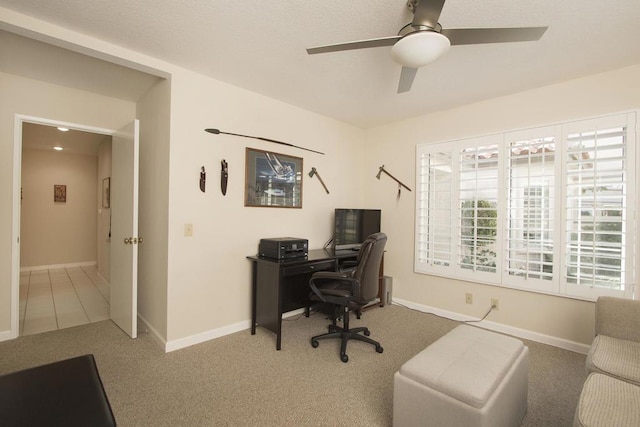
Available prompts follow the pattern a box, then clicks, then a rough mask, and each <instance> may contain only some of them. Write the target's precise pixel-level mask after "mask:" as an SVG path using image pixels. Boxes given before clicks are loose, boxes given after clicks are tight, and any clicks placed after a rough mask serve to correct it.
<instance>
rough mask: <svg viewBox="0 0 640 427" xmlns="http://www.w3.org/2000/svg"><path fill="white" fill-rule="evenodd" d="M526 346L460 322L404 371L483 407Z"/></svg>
mask: <svg viewBox="0 0 640 427" xmlns="http://www.w3.org/2000/svg"><path fill="white" fill-rule="evenodd" d="M524 349H525V346H524V344H523V343H522V341H519V340H517V339H515V338H511V337H508V336H505V335H500V334H497V333H494V332H490V331H486V330H483V329H479V328H475V327H471V326H467V325H460V326H458V327H456V328H455V329H454V330H452V331H451V332H449V333H448V334H447V335H445V336H444V337H442V338H440V339H439V340H437V341H436V342H434V343H433V344H431V345H430V346H429V347H427V348H426V349H424V350H423V351H422V352H420V353H418V354H417V355H416V356H414V357H413V358H412V359H411V360H409V361H408V362H406V363H405V364H404V365H402V367H401V368H400V374H401V375H404V376H405V377H407V378H410V379H412V380H414V381H416V382H418V383H420V384H423V385H425V386H427V387H429V388H431V389H434V390H437V391H439V392H441V393H443V394H446V395H447V396H450V397H452V398H454V399H456V400H459V401H462V402H464V403H467V404H469V405H471V406H473V407H475V408H482V407H483V406H484V405H485V404H486V402H487V400H488V399H489V398H490V397H491V395H492V394H493V392H494V390H495V389H496V387H497V386H498V385H499V384H500V382H501V381H502V379H503V378H504V376H505V375H506V373H507V371H508V370H509V368H510V367H511V366H512V365H513V363H514V362H515V360H516V359H517V357H518V356H519V355H520V354H521V353H522V352H523V351H524Z"/></svg>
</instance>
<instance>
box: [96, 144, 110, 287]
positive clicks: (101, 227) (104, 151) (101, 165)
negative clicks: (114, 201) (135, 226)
mask: <svg viewBox="0 0 640 427" xmlns="http://www.w3.org/2000/svg"><path fill="white" fill-rule="evenodd" d="M110 177H111V137H110V136H105V140H104V142H102V143H100V146H99V147H98V181H97V183H96V188H97V192H98V193H97V194H98V197H97V200H96V206H97V209H96V210H97V212H98V219H97V222H98V228H97V230H96V257H97V262H98V273H100V275H101V276H102V277H103V278H104V279H105V280H106V281H109V276H110V270H111V237H110V235H109V233H110V232H111V208H110V207H107V208H105V207H103V206H102V197H103V195H102V191H103V189H102V186H103V185H104V180H105V179H106V178H110Z"/></svg>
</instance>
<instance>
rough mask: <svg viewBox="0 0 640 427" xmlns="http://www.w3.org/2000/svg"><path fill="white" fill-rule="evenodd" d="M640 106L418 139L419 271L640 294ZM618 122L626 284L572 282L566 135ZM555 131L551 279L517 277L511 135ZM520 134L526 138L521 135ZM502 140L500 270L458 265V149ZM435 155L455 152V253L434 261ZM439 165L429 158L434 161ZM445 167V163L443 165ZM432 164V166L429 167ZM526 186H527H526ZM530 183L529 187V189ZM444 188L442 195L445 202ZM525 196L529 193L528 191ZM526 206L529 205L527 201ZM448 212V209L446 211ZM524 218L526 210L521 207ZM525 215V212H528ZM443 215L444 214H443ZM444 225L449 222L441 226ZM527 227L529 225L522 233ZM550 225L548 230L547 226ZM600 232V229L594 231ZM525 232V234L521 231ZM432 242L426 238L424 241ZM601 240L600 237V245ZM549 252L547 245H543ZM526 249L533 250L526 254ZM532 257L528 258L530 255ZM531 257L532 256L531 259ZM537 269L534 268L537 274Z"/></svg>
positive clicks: (566, 291)
mask: <svg viewBox="0 0 640 427" xmlns="http://www.w3.org/2000/svg"><path fill="white" fill-rule="evenodd" d="M637 116H638V111H637V110H635V111H628V112H623V113H617V114H609V115H603V116H598V117H593V118H587V119H581V120H574V121H567V122H563V123H557V124H553V125H548V126H539V127H533V128H529V129H521V130H514V131H507V132H501V133H496V134H491V135H484V136H479V137H471V138H465V139H458V140H451V141H442V142H435V143H425V144H418V145H417V146H416V188H417V193H416V205H415V209H416V210H415V230H414V232H415V233H414V234H415V248H414V272H415V273H419V274H429V275H436V276H442V277H447V278H452V279H459V280H465V281H471V282H478V283H483V284H489V285H494V286H500V287H506V288H511V289H521V290H527V291H532V292H537V293H543V294H552V295H557V296H562V297H568V298H576V299H585V300H590V301H595V300H596V299H597V298H598V297H599V296H605V295H606V296H617V297H623V298H630V299H632V298H634V297H636V298H637V297H638V296H637V291H636V285H635V281H636V280H637V277H635V275H636V274H637V273H636V270H637V267H638V266H637V265H635V264H636V262H637V259H636V253H635V248H636V233H637V227H638V224H637V220H638V219H637V214H636V212H637V210H638V207H639V206H638V205H639V198H638V197H637V196H636V191H637V186H638V183H637V180H638V177H639V176H640V174H639V172H638V167H640V160H639V158H640V152H638V151H640V150H636V145H637V135H636V123H637ZM614 127H624V128H625V134H624V138H625V140H624V146H623V152H624V160H623V162H624V164H625V167H624V169H623V171H622V175H623V177H624V181H623V183H624V185H623V190H622V191H623V194H624V195H623V196H622V199H621V200H623V202H624V203H623V204H622V207H621V209H622V215H623V216H624V218H621V221H622V222H623V225H624V227H626V228H625V229H623V235H622V239H623V241H622V244H621V245H622V251H623V252H622V255H621V259H622V261H621V262H622V267H621V268H622V270H623V278H622V282H621V284H622V285H623V286H624V289H609V288H604V287H598V286H587V285H585V284H573V283H569V281H568V280H567V277H566V276H567V263H568V261H567V259H568V256H569V250H567V249H566V248H567V244H568V239H569V237H568V233H569V231H568V225H567V211H566V210H567V205H568V202H567V195H568V190H567V179H568V178H567V176H568V170H567V160H566V152H567V146H568V136H569V135H570V134H572V133H576V129H581V132H586V130H588V129H599V130H605V129H610V128H614ZM545 137H554V138H555V142H554V144H555V145H554V149H555V153H554V157H553V166H552V169H553V171H552V173H549V174H550V175H549V176H553V178H552V179H553V187H549V186H547V187H545V186H543V187H542V196H541V197H542V198H548V197H549V195H548V194H546V193H552V194H553V200H552V201H551V203H552V204H553V214H552V216H551V217H549V218H548V219H549V221H550V222H551V224H553V225H552V227H551V230H550V233H551V234H552V242H553V249H552V253H553V265H554V267H553V274H552V277H551V279H550V280H549V279H548V278H546V279H543V278H542V276H544V275H540V276H541V277H540V278H531V277H518V276H516V275H514V274H510V273H509V272H508V271H507V267H508V266H509V262H510V258H509V257H510V255H509V251H510V248H509V242H508V240H509V233H510V231H511V230H510V229H509V216H510V215H509V212H508V209H510V208H509V186H508V184H509V177H510V176H511V175H510V167H511V165H510V159H509V157H508V154H509V153H510V152H509V150H511V145H510V144H511V143H512V142H514V141H519V140H527V139H535V138H545ZM518 138H520V139H518ZM493 144H497V147H498V149H497V157H498V158H497V161H498V168H497V174H498V176H497V182H498V188H497V192H498V196H497V200H496V206H497V208H496V209H497V230H496V252H497V254H498V255H497V259H496V272H495V273H488V272H484V271H464V269H463V268H460V266H459V259H460V244H461V243H460V242H461V238H462V234H461V231H460V227H461V225H460V212H459V211H460V210H461V209H462V206H461V205H460V200H461V199H460V194H461V192H460V186H461V182H460V157H461V154H460V153H461V152H462V150H465V149H469V148H473V147H485V146H488V145H493ZM434 155H437V156H439V157H440V158H447V157H449V159H450V164H449V165H448V166H447V167H448V168H449V169H450V175H449V177H450V204H449V206H448V207H446V208H445V209H444V210H443V212H444V211H447V210H448V211H450V212H451V214H450V215H449V221H450V222H449V223H448V227H446V228H447V229H448V230H449V231H450V235H449V244H450V249H451V250H450V260H449V263H448V264H444V263H443V264H439V265H437V264H435V263H433V262H432V261H433V260H432V259H431V258H430V254H429V252H428V250H429V249H428V248H429V247H430V246H433V245H437V244H438V243H439V242H438V241H435V242H434V241H432V239H430V238H429V236H430V234H429V230H427V229H426V228H425V223H428V222H429V221H432V222H438V221H437V220H438V218H431V216H430V213H431V211H430V207H431V203H433V202H434V200H432V199H431V198H430V197H431V196H430V193H429V188H428V187H429V186H430V185H432V184H433V183H431V182H430V181H429V172H430V171H431V169H430V166H429V164H428V160H429V159H430V158H431V156H434ZM530 165H531V164H530V163H529V169H528V171H530V170H531V166H530ZM434 167H435V166H433V165H431V168H434ZM439 167H440V168H445V166H443V165H440V166H439ZM425 171H426V172H425ZM530 187H536V185H535V184H534V185H530ZM522 188H524V187H522ZM523 191H524V190H523ZM442 197H443V195H440V198H439V199H438V200H437V201H438V202H439V203H440V204H442V201H443V199H442ZM523 200H524V197H523ZM522 209H524V207H523V208H522ZM441 216H442V214H441ZM523 218H524V215H523ZM523 221H524V219H523ZM536 221H542V222H544V221H546V219H545V218H544V217H543V218H538V219H536ZM440 223H442V222H440ZM443 227H444V226H443ZM524 232H525V230H524V229H523V233H524ZM542 232H543V233H544V231H542ZM596 234H597V233H596V232H595V231H594V235H596ZM522 239H524V236H522ZM540 242H541V243H544V239H540ZM425 244H426V246H425ZM594 246H595V245H594ZM540 255H541V256H543V255H544V254H543V252H540ZM527 257H528V255H527ZM527 260H528V258H527ZM527 262H528V261H527ZM531 271H535V270H525V272H526V274H524V275H523V276H529V275H532V274H531ZM533 275H534V276H535V274H533Z"/></svg>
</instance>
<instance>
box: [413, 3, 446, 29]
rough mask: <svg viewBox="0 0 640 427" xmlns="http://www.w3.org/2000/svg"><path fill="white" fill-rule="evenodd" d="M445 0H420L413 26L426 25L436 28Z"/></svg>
mask: <svg viewBox="0 0 640 427" xmlns="http://www.w3.org/2000/svg"><path fill="white" fill-rule="evenodd" d="M444 2H445V0H419V3H418V6H416V11H415V12H414V13H413V21H412V22H411V25H413V26H416V25H424V26H427V27H430V28H436V25H437V24H438V19H440V13H442V8H443V7H444Z"/></svg>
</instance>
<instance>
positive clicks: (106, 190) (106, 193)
mask: <svg viewBox="0 0 640 427" xmlns="http://www.w3.org/2000/svg"><path fill="white" fill-rule="evenodd" d="M110 191H111V178H105V179H103V180H102V207H103V208H110V207H111V193H110Z"/></svg>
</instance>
